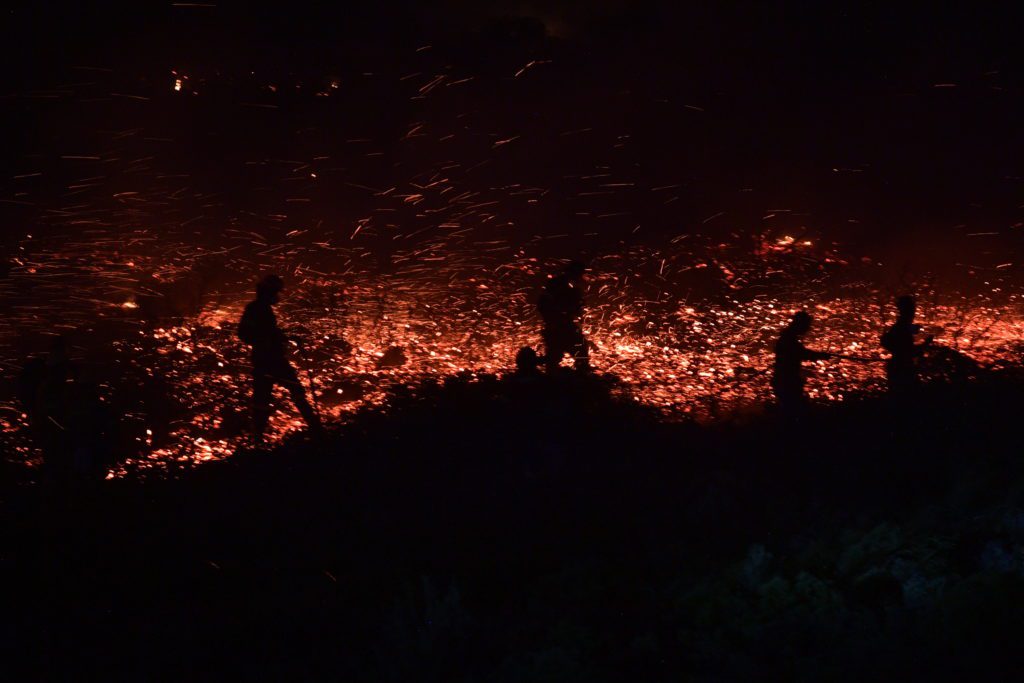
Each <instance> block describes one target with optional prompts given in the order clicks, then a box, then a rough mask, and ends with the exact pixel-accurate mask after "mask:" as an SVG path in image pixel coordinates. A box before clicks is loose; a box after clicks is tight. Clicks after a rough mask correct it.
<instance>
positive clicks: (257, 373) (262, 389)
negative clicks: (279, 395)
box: [252, 369, 274, 443]
mask: <svg viewBox="0 0 1024 683" xmlns="http://www.w3.org/2000/svg"><path fill="white" fill-rule="evenodd" d="M273 390H274V380H273V378H272V377H271V376H270V374H269V373H267V372H265V371H264V370H262V369H260V370H254V371H253V377H252V427H253V435H254V437H255V438H256V442H257V443H259V442H261V441H263V433H264V432H266V431H267V423H268V422H269V421H270V403H271V399H272V397H273Z"/></svg>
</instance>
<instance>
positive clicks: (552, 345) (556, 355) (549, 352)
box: [543, 330, 566, 372]
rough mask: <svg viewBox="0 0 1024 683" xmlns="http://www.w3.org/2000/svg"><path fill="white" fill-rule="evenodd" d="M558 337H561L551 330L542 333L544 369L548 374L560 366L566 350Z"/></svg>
mask: <svg viewBox="0 0 1024 683" xmlns="http://www.w3.org/2000/svg"><path fill="white" fill-rule="evenodd" d="M560 337H561V335H559V334H557V333H556V332H554V331H553V330H545V331H544V334H543V339H544V369H545V370H547V371H548V372H554V371H555V370H557V369H558V366H559V365H561V364H562V356H564V355H565V352H566V348H565V345H564V344H563V343H562V340H561V338H560Z"/></svg>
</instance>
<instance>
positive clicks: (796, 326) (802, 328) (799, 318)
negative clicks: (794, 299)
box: [789, 311, 814, 337]
mask: <svg viewBox="0 0 1024 683" xmlns="http://www.w3.org/2000/svg"><path fill="white" fill-rule="evenodd" d="M813 320H814V319H813V318H812V317H811V314H810V313H808V312H807V311H800V312H798V313H796V314H795V315H794V316H793V319H792V320H790V321H789V329H791V330H793V332H795V333H796V336H798V337H802V336H803V335H805V334H807V331H808V330H810V329H811V323H812V322H813Z"/></svg>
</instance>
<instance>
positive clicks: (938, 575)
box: [0, 376, 1024, 681]
mask: <svg viewBox="0 0 1024 683" xmlns="http://www.w3.org/2000/svg"><path fill="white" fill-rule="evenodd" d="M608 387H609V384H608V381H607V380H601V379H594V380H578V379H574V378H571V377H565V378H560V379H556V380H554V381H548V380H543V379H538V380H527V381H519V380H506V381H504V382H497V381H482V382H473V383H469V382H461V381H458V380H453V381H450V382H449V383H448V384H447V385H445V386H437V387H434V388H427V389H425V390H423V391H421V392H417V395H416V396H415V397H414V396H412V395H410V396H405V397H397V398H396V400H395V401H394V405H393V407H392V408H391V409H390V411H389V412H388V413H387V414H386V415H385V414H378V413H368V414H365V415H363V416H361V417H360V418H359V419H358V420H356V422H355V423H354V424H353V425H351V426H349V427H346V428H345V430H344V432H343V433H333V434H331V435H330V436H329V437H328V438H327V439H326V440H325V441H324V442H323V443H321V444H318V445H314V444H309V443H306V442H304V441H302V440H301V439H296V440H295V441H293V442H292V443H289V444H286V445H285V446H283V447H281V448H280V449H278V450H277V451H275V452H274V453H271V454H258V453H251V454H241V455H240V456H239V457H238V458H237V459H236V460H235V461H233V462H229V463H223V464H218V465H213V466H209V467H206V468H203V469H201V470H199V471H197V472H193V473H191V474H188V475H187V476H184V477H182V478H181V479H178V480H163V481H148V482H144V483H143V482H132V481H116V482H105V483H102V484H99V483H96V484H89V485H77V486H56V485H48V486H42V487H36V488H31V489H19V490H15V491H13V492H8V494H7V495H6V496H5V500H4V501H3V508H4V511H3V520H4V529H3V535H4V539H5V540H4V543H3V551H2V557H0V569H2V577H0V580H2V586H3V592H4V594H5V598H4V600H3V602H4V604H5V609H4V613H5V617H4V620H3V626H2V628H3V632H2V633H0V642H2V643H3V646H2V647H3V649H4V651H3V653H2V654H3V663H4V666H5V668H8V669H10V670H13V671H17V672H18V675H16V676H15V677H14V678H12V679H11V680H120V679H130V680H203V679H216V680H236V679H237V680H350V681H361V680H372V681H420V680H422V681H659V680H666V681H668V680H673V681H678V680H708V681H710V680H734V679H754V678H757V679H761V680H850V681H859V680H887V679H893V678H897V677H899V678H903V679H905V680H979V679H1004V678H1005V677H1006V673H1007V672H1008V671H1013V670H1014V669H1016V668H1017V667H1018V666H1019V665H1021V664H1022V663H1024V657H1022V656H1021V654H1020V648H1019V635H1020V633H1022V632H1024V631H1022V628H1024V610H1022V609H1021V608H1022V607H1024V467H1022V459H1021V457H1020V448H1019V445H1018V439H1019V434H1020V416H1019V407H1020V396H1021V395H1022V393H1024V383H1022V382H1021V381H1020V380H1019V379H1016V378H1012V377H1007V376H996V377H991V378H988V379H985V380H982V381H979V382H977V383H974V384H971V385H969V386H966V387H959V388H958V387H948V386H947V387H935V388H931V389H929V390H928V391H927V392H926V393H925V394H924V395H922V396H921V397H920V398H919V399H917V400H916V401H915V402H914V403H913V404H912V405H913V407H909V406H908V405H907V404H897V403H894V402H891V401H888V400H886V399H879V398H870V399H864V400H862V401H854V402H851V403H848V404H845V405H841V406H834V407H829V408H821V409H819V410H815V411H812V412H811V413H810V414H808V415H807V416H805V417H803V418H802V419H800V420H793V419H786V418H782V417H780V416H777V415H773V414H772V413H770V412H769V413H767V414H764V415H753V416H747V417H742V418H737V419H734V420H733V421H732V422H729V423H725V424H721V425H719V426H717V427H713V428H706V427H698V426H693V425H670V424H664V423H663V422H660V421H659V420H658V419H657V418H656V416H655V415H652V414H649V413H648V412H646V411H645V410H644V409H642V408H640V407H638V406H636V405H634V404H631V403H628V402H626V401H622V400H617V399H615V398H613V397H612V395H611V394H610V393H609V391H608ZM11 667H13V669H11ZM1018 670H1019V669H1018Z"/></svg>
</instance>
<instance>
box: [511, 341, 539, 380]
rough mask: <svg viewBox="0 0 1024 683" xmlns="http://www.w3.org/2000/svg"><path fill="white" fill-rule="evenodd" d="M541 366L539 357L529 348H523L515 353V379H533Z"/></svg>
mask: <svg viewBox="0 0 1024 683" xmlns="http://www.w3.org/2000/svg"><path fill="white" fill-rule="evenodd" d="M540 365H541V357H540V356H538V355H537V352H536V351H534V350H533V348H532V347H530V346H524V347H523V348H521V349H519V351H518V352H517V353H516V377H534V376H536V375H537V374H538V372H537V369H538V368H539V367H540Z"/></svg>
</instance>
